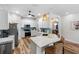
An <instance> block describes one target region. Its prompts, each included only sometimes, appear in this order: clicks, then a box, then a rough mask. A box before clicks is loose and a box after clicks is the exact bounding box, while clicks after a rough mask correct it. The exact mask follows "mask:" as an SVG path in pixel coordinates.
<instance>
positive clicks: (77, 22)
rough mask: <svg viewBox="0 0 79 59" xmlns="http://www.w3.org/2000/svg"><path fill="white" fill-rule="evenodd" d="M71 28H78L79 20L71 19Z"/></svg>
mask: <svg viewBox="0 0 79 59" xmlns="http://www.w3.org/2000/svg"><path fill="white" fill-rule="evenodd" d="M72 28H73V29H74V30H79V21H72Z"/></svg>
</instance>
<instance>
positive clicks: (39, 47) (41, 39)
mask: <svg viewBox="0 0 79 59" xmlns="http://www.w3.org/2000/svg"><path fill="white" fill-rule="evenodd" d="M31 40H32V42H33V43H34V44H35V45H36V54H43V53H45V51H44V48H45V47H46V46H49V45H50V44H53V43H55V42H57V41H59V40H60V38H58V36H57V35H55V34H52V36H37V37H31Z"/></svg>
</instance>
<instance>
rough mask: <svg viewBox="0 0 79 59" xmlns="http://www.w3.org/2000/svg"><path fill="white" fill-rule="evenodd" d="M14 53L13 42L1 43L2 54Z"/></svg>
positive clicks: (0, 51) (0, 50)
mask: <svg viewBox="0 0 79 59" xmlns="http://www.w3.org/2000/svg"><path fill="white" fill-rule="evenodd" d="M11 53H12V42H7V43H2V44H0V54H11Z"/></svg>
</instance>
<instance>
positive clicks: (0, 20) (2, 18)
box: [0, 10, 9, 30]
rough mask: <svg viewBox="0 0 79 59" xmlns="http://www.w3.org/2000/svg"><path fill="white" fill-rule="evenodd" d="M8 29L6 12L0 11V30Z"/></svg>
mask: <svg viewBox="0 0 79 59" xmlns="http://www.w3.org/2000/svg"><path fill="white" fill-rule="evenodd" d="M5 29H9V24H8V12H7V11H5V10H0V30H5Z"/></svg>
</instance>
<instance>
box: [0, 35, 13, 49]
mask: <svg viewBox="0 0 79 59" xmlns="http://www.w3.org/2000/svg"><path fill="white" fill-rule="evenodd" d="M7 42H13V43H12V46H13V49H14V35H10V36H8V37H5V38H0V44H2V43H7Z"/></svg>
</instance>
